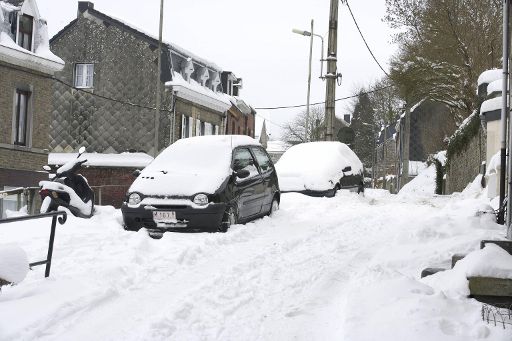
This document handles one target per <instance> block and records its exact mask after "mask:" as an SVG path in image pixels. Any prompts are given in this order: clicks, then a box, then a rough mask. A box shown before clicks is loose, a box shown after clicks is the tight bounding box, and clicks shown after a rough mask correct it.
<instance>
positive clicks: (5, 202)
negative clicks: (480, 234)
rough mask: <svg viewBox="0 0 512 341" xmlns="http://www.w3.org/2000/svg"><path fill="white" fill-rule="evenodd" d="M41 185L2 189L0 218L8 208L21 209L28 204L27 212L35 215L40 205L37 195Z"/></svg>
mask: <svg viewBox="0 0 512 341" xmlns="http://www.w3.org/2000/svg"><path fill="white" fill-rule="evenodd" d="M38 192H39V187H26V188H22V187H20V188H14V189H9V190H4V191H0V218H2V217H3V214H4V212H5V210H6V209H11V210H13V211H19V210H21V208H22V207H24V206H27V213H28V214H29V215H34V214H35V213H36V211H37V208H38V206H40V199H39V196H38V195H37V194H38Z"/></svg>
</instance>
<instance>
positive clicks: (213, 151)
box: [144, 139, 231, 175]
mask: <svg viewBox="0 0 512 341" xmlns="http://www.w3.org/2000/svg"><path fill="white" fill-rule="evenodd" d="M201 142H204V143H201ZM210 142H211V141H210ZM230 166H231V147H230V146H229V145H225V144H222V143H208V140H207V139H206V140H205V141H198V140H197V139H196V140H191V141H187V140H186V139H185V140H180V141H178V142H176V143H175V144H173V145H172V146H170V147H169V148H167V149H166V150H164V151H163V152H162V153H161V154H160V155H158V156H157V157H156V158H155V160H154V161H153V162H152V163H151V164H150V165H149V166H147V167H146V169H145V170H144V171H148V172H162V173H164V174H166V173H182V174H183V173H184V174H189V173H190V174H201V173H207V174H212V173H215V174H219V173H225V174H226V175H227V174H228V173H229V169H230Z"/></svg>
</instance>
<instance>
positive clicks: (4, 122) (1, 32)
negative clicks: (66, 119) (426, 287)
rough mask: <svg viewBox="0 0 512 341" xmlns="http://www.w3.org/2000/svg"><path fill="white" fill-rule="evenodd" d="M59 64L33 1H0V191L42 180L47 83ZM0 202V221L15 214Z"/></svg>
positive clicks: (8, 202)
mask: <svg viewBox="0 0 512 341" xmlns="http://www.w3.org/2000/svg"><path fill="white" fill-rule="evenodd" d="M63 67H64V62H63V61H62V60H61V59H60V58H59V57H57V56H55V55H54V54H53V53H52V52H50V49H49V43H48V32H47V24H46V21H45V20H44V19H42V18H41V16H40V14H39V10H38V7H37V3H36V1H35V0H25V1H22V0H0V75H1V76H0V122H1V124H0V191H1V190H7V189H12V188H17V187H31V186H38V182H39V181H40V180H43V179H45V178H47V174H46V173H45V172H41V170H42V166H43V165H45V164H46V163H47V157H48V142H49V140H48V135H49V125H50V121H51V111H52V84H53V80H52V77H53V75H54V73H55V72H57V71H60V70H62V68H63ZM10 199H11V198H6V199H4V200H0V216H1V215H3V213H4V211H5V209H16V204H15V202H14V201H13V200H10Z"/></svg>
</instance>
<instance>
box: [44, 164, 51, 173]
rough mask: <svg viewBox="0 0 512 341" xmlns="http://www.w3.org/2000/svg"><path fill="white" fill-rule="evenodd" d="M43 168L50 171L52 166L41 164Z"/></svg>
mask: <svg viewBox="0 0 512 341" xmlns="http://www.w3.org/2000/svg"><path fill="white" fill-rule="evenodd" d="M43 169H44V170H45V171H47V172H50V171H51V170H52V167H50V166H48V165H45V166H43Z"/></svg>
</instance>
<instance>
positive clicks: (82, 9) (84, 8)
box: [78, 1, 94, 16]
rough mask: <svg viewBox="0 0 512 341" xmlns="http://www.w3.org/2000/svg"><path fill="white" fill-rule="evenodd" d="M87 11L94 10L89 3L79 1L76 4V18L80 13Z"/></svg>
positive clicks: (92, 5)
mask: <svg viewBox="0 0 512 341" xmlns="http://www.w3.org/2000/svg"><path fill="white" fill-rule="evenodd" d="M89 9H94V4H93V3H92V2H90V1H79V2H78V16H80V13H84V12H85V11H87V10H89Z"/></svg>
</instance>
